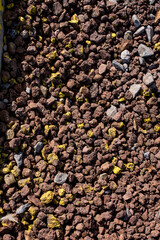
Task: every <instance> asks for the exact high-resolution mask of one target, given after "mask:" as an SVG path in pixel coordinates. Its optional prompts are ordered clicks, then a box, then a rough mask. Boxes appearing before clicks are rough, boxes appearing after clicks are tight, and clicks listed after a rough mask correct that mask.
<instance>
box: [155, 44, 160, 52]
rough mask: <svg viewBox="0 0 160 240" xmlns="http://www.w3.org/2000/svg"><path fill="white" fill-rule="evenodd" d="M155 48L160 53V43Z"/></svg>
mask: <svg viewBox="0 0 160 240" xmlns="http://www.w3.org/2000/svg"><path fill="white" fill-rule="evenodd" d="M154 48H155V49H156V50H158V51H160V42H158V43H156V44H155V45H154Z"/></svg>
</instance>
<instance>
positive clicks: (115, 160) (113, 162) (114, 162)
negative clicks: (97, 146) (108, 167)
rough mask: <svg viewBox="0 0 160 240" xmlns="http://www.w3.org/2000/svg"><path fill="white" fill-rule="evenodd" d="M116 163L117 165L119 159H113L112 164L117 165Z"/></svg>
mask: <svg viewBox="0 0 160 240" xmlns="http://www.w3.org/2000/svg"><path fill="white" fill-rule="evenodd" d="M116 163H117V158H116V157H114V158H113V159H112V164H113V165H115V164H116Z"/></svg>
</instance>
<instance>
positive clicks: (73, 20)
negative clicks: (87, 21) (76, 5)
mask: <svg viewBox="0 0 160 240" xmlns="http://www.w3.org/2000/svg"><path fill="white" fill-rule="evenodd" d="M78 21H79V19H78V17H77V14H74V15H73V16H72V19H71V21H69V22H70V23H74V24H78Z"/></svg>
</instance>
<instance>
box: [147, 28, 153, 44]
mask: <svg viewBox="0 0 160 240" xmlns="http://www.w3.org/2000/svg"><path fill="white" fill-rule="evenodd" d="M146 34H147V38H148V41H149V42H152V37H153V35H154V33H153V27H152V26H150V25H148V26H147V27H146Z"/></svg>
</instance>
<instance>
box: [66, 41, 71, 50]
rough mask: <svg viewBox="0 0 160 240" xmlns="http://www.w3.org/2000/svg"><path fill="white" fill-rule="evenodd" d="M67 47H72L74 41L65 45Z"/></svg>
mask: <svg viewBox="0 0 160 240" xmlns="http://www.w3.org/2000/svg"><path fill="white" fill-rule="evenodd" d="M65 48H69V49H70V48H72V43H71V41H69V43H68V44H67V45H66V46H65Z"/></svg>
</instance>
